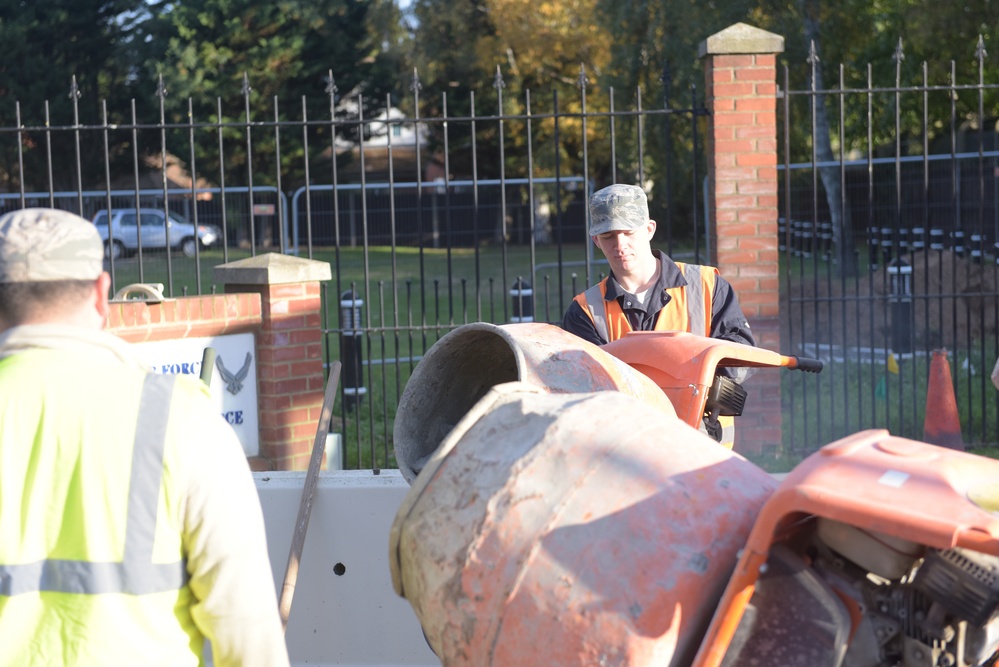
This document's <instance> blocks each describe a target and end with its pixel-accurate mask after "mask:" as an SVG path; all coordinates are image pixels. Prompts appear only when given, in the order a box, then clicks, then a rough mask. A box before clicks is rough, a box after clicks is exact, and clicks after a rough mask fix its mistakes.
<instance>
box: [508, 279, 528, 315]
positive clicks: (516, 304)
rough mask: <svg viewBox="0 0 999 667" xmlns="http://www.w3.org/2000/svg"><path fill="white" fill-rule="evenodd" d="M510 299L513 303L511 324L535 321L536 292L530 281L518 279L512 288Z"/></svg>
mask: <svg viewBox="0 0 999 667" xmlns="http://www.w3.org/2000/svg"><path fill="white" fill-rule="evenodd" d="M510 299H511V301H512V302H513V310H512V312H513V316H512V317H511V318H510V321H511V322H533V321H534V290H533V289H532V288H531V283H530V282H529V281H527V280H524V279H523V278H517V280H515V281H514V283H513V287H511V288H510Z"/></svg>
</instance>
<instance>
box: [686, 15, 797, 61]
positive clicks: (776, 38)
mask: <svg viewBox="0 0 999 667" xmlns="http://www.w3.org/2000/svg"><path fill="white" fill-rule="evenodd" d="M750 53H784V38H783V37H781V36H780V35H776V34H774V33H772V32H767V31H766V30H761V29H760V28H754V27H753V26H751V25H747V24H745V23H736V24H735V25H730V26H729V27H727V28H725V29H724V30H722V31H721V32H716V33H715V34H713V35H711V36H710V37H708V38H707V39H706V40H704V41H703V42H701V44H700V46H698V47H697V57H698V58H703V57H704V56H714V55H736V54H750Z"/></svg>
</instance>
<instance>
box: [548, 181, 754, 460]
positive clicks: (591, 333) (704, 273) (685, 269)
mask: <svg viewBox="0 0 999 667" xmlns="http://www.w3.org/2000/svg"><path fill="white" fill-rule="evenodd" d="M588 205H589V213H590V228H589V235H590V238H591V239H592V240H593V243H594V244H595V245H596V246H597V247H598V248H600V250H601V251H602V252H603V253H604V256H605V257H606V258H607V263H608V264H610V268H611V271H610V275H609V276H608V277H607V278H605V279H604V280H602V281H601V282H599V283H597V284H596V285H593V286H592V287H590V288H589V289H587V290H586V291H585V292H583V293H582V294H578V295H576V297H575V298H574V299H573V301H572V303H571V304H570V305H569V308H568V310H566V312H565V316H564V317H563V318H562V328H563V329H565V330H566V331H570V332H572V333H574V334H576V335H577V336H579V337H580V338H583V339H585V340H588V341H590V342H591V343H593V344H595V345H604V344H606V343H609V342H611V341H615V340H617V339H618V338H621V337H622V336H624V335H625V334H626V333H628V332H629V331H689V332H691V333H695V334H698V335H701V336H708V337H711V338H720V339H724V340H730V341H733V342H736V343H743V344H745V345H756V339H755V338H754V337H753V332H752V331H751V330H750V328H749V323H748V322H747V321H746V316H745V315H744V314H743V312H742V308H741V306H740V305H739V299H738V297H737V296H736V293H735V290H733V289H732V286H731V285H730V284H729V283H728V281H726V280H725V279H724V278H723V277H722V276H721V275H719V273H718V269H716V268H714V267H712V266H698V265H696V264H684V263H681V262H674V261H673V260H672V259H671V258H670V257H668V256H667V255H666V254H665V253H663V252H661V251H659V250H653V249H652V237H653V236H654V235H655V232H656V221H655V220H652V219H650V218H649V203H648V198H647V197H646V195H645V191H644V190H643V189H642V188H640V187H638V186H635V185H624V184H615V185H609V186H607V187H605V188H603V189H602V190H598V191H597V192H594V193H593V194H592V195H590V199H589V202H588ZM719 372H720V373H721V374H723V375H725V376H727V377H730V378H732V379H733V380H735V381H736V382H740V383H741V382H742V381H744V380H745V379H746V378H748V377H749V375H750V369H748V368H723V369H720V371H719ZM719 421H720V422H721V424H722V427H723V431H722V435H721V442H722V444H724V445H726V446H727V447H729V448H731V447H732V440H733V437H734V429H733V428H732V419H731V418H730V417H721V418H720V419H719Z"/></svg>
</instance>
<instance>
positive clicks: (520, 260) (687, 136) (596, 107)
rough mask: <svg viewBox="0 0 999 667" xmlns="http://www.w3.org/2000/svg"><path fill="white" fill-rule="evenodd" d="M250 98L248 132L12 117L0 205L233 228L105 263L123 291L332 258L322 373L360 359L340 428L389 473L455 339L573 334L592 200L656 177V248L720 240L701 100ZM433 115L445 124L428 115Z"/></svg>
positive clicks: (236, 123)
mask: <svg viewBox="0 0 999 667" xmlns="http://www.w3.org/2000/svg"><path fill="white" fill-rule="evenodd" d="M250 83H252V82H251V81H250V80H248V81H247V85H245V86H244V90H243V94H244V100H243V102H244V104H243V105H241V106H244V107H245V109H246V113H245V116H244V117H242V118H225V117H224V116H223V113H222V104H221V102H220V103H219V105H218V112H217V113H216V114H214V115H212V116H211V117H206V118H204V119H199V118H197V117H196V116H195V113H194V111H193V110H194V109H195V108H200V107H197V106H196V105H195V104H193V103H191V102H190V101H187V102H185V103H179V104H176V105H175V106H174V107H173V111H171V107H170V105H169V104H168V99H167V97H166V93H165V91H164V90H163V89H162V87H161V88H160V90H159V91H158V96H159V103H160V114H159V118H153V119H144V118H138V117H136V114H135V111H134V106H133V109H132V110H131V111H129V110H114V109H111V110H108V109H106V107H105V110H104V113H103V117H102V118H98V119H86V118H80V117H79V110H78V108H77V107H76V106H74V115H73V118H72V119H60V118H49V117H48V116H47V115H46V116H45V117H44V118H22V115H21V109H20V106H18V105H15V107H14V108H13V109H7V110H3V109H0V189H2V190H6V192H0V206H2V207H3V210H10V209H15V208H21V207H25V206H38V205H41V206H55V207H60V208H65V209H67V210H72V211H75V212H78V213H80V214H81V215H83V216H85V217H88V218H93V217H94V216H95V215H96V214H97V213H98V212H99V211H101V210H104V209H119V208H132V209H140V208H156V209H159V210H162V211H163V212H164V213H166V212H170V213H172V214H174V215H177V216H180V217H182V218H184V219H186V220H188V221H190V222H192V223H194V224H196V225H200V226H212V227H214V228H216V229H217V230H218V232H219V238H218V240H217V241H216V242H215V243H213V244H210V245H207V246H199V247H198V250H197V254H196V256H194V257H187V256H184V255H183V254H181V253H179V252H178V251H176V250H172V249H169V248H167V249H165V250H158V249H154V248H142V249H140V250H139V251H138V252H135V253H131V254H128V255H127V256H123V257H111V258H109V260H108V268H109V269H110V271H111V273H112V278H113V283H114V285H113V286H114V288H115V289H117V288H119V287H122V286H124V285H127V284H130V283H132V282H162V283H164V287H165V292H166V294H167V295H169V296H174V295H179V294H193V293H205V292H210V291H214V290H215V289H216V286H215V285H213V284H212V283H211V279H210V276H211V267H212V266H214V265H216V264H218V263H220V262H225V261H232V260H234V259H239V258H241V257H246V256H251V255H254V254H256V253H258V252H263V251H272V252H282V253H294V254H299V255H302V256H306V257H309V258H314V259H319V260H325V261H329V262H330V263H331V265H332V267H333V274H334V278H333V280H332V281H331V282H330V283H329V284H328V285H324V290H323V292H324V305H325V310H324V313H325V317H324V319H323V323H322V326H323V333H324V336H325V340H326V356H327V359H328V360H332V359H341V360H342V361H343V362H344V374H343V379H342V381H341V390H342V392H341V400H340V401H339V406H338V409H339V416H340V419H339V423H335V424H334V427H333V428H334V429H335V430H339V431H340V432H341V434H342V436H343V437H342V445H343V446H342V464H343V465H345V466H346V467H350V468H356V467H393V466H394V461H393V454H392V447H391V439H392V421H393V416H394V412H395V407H396V403H397V400H398V397H399V394H400V393H401V390H402V388H403V386H404V385H405V382H406V380H407V378H408V377H409V374H410V372H411V371H412V369H413V367H414V365H415V364H416V363H417V361H418V360H419V359H420V357H421V356H422V354H423V353H424V352H425V351H426V350H427V349H428V347H429V346H431V345H432V344H433V343H434V342H435V341H436V340H437V339H438V338H440V336H442V335H443V334H444V333H446V332H447V331H449V330H451V329H453V328H454V327H456V326H458V325H460V324H463V323H466V322H472V321H490V322H495V323H503V322H511V321H524V320H532V319H533V320H536V321H546V322H558V321H560V319H561V317H562V313H563V312H564V310H565V308H566V307H567V306H568V303H569V301H570V300H571V298H572V296H573V295H574V294H576V293H578V292H580V291H582V290H583V289H585V287H586V286H587V285H589V284H591V283H593V282H595V281H596V280H598V279H599V278H600V277H602V275H603V272H605V271H606V268H605V267H606V262H605V261H604V260H603V258H602V257H600V256H599V253H597V256H595V255H594V248H593V245H592V244H591V243H589V242H588V239H587V236H586V207H585V201H586V197H587V195H588V194H589V193H590V192H592V191H593V189H594V188H597V187H602V186H603V185H606V184H608V183H611V182H619V181H624V182H633V183H642V184H644V185H645V186H646V187H647V188H648V189H649V191H650V207H651V208H652V210H653V211H654V212H655V215H656V217H657V219H658V220H659V222H660V225H659V229H660V238H659V245H660V246H661V247H663V248H664V249H666V250H667V251H669V252H672V253H673V254H676V255H678V256H694V257H697V256H699V254H700V252H701V250H702V248H705V247H706V246H705V245H704V243H703V240H702V239H703V236H704V220H703V211H704V210H705V209H704V206H703V202H702V201H700V198H701V197H703V190H702V185H703V165H704V161H703V160H704V158H703V154H702V153H703V146H704V139H703V136H702V133H703V129H702V127H701V125H702V124H701V123H699V120H700V119H701V117H703V116H704V115H705V113H706V112H705V110H704V108H703V103H701V102H698V93H697V91H696V90H694V91H692V95H691V96H690V98H689V99H690V101H689V102H688V103H685V104H680V103H677V102H663V103H662V104H661V105H659V106H655V107H653V108H647V107H646V106H644V105H643V101H642V99H643V97H642V96H643V91H642V90H636V91H633V92H632V93H630V94H628V95H627V97H628V98H630V99H629V101H628V104H627V106H626V107H625V108H621V106H620V103H619V102H616V101H615V91H614V90H613V89H611V90H607V91H602V92H601V93H600V94H594V93H593V92H592V91H588V89H587V80H586V77H585V72H582V71H581V73H580V79H579V82H578V86H577V87H576V89H575V90H570V91H569V94H567V95H566V94H563V95H561V96H560V92H559V91H557V90H555V91H551V92H549V93H546V94H544V95H536V96H534V97H533V98H532V96H531V93H530V92H527V93H525V94H524V95H523V96H522V97H521V98H519V99H510V98H509V97H506V98H505V97H504V85H503V81H502V79H501V78H500V77H499V73H497V79H496V81H494V82H493V86H492V88H491V90H489V89H487V90H486V93H485V94H483V96H482V97H480V99H479V100H478V101H477V100H476V99H475V97H474V96H472V97H471V98H470V99H464V100H458V99H456V98H455V97H454V96H449V95H448V93H446V92H445V93H442V94H441V96H440V97H439V98H438V99H436V100H435V104H434V105H426V104H425V98H423V99H421V91H422V86H421V85H420V83H419V81H418V80H417V81H414V82H413V83H414V85H413V86H411V88H410V89H411V91H412V97H411V99H408V100H402V101H398V102H396V103H395V104H393V103H391V102H390V101H389V100H386V104H385V107H386V109H385V112H384V113H381V114H379V115H376V116H374V117H371V118H365V117H364V115H363V111H362V110H363V109H365V108H370V104H363V103H362V101H361V100H359V99H358V100H349V99H341V98H339V97H338V96H337V91H336V86H335V84H334V83H333V82H332V81H330V82H329V85H328V86H327V88H326V90H325V91H324V92H325V95H326V100H325V101H326V103H327V108H329V109H330V110H331V111H330V113H329V115H328V117H326V118H322V119H317V118H315V117H311V116H309V115H308V113H307V109H315V108H317V107H321V106H322V104H316V103H315V100H310V101H308V103H306V101H305V100H303V101H302V104H301V106H300V107H299V105H298V104H292V105H287V106H283V105H282V104H281V103H280V101H279V100H277V99H275V100H272V101H264V102H263V104H261V101H260V100H256V99H254V98H253V97H252V92H251V91H252V86H251V85H249V84H250ZM70 92H71V98H72V99H73V100H74V105H75V104H76V100H77V99H78V94H77V91H76V90H75V87H73V88H71V91H70ZM563 92H564V91H563ZM653 94H654V98H655V99H658V100H668V99H669V98H670V94H669V91H668V89H667V90H663V91H653ZM322 95H323V93H320V97H322ZM646 95H648V93H647V92H646ZM618 97H619V98H620V93H619V94H618ZM320 102H322V100H320ZM477 104H478V108H479V109H483V108H487V107H488V108H491V109H493V110H494V111H492V112H488V113H477V112H476V105H477ZM395 106H399V107H401V109H398V108H395ZM428 106H430V107H432V108H435V109H442V111H440V112H437V113H435V114H434V115H432V116H426V115H424V114H422V113H421V111H422V110H423V109H424V108H427V107H428ZM403 109H404V110H405V111H403ZM447 109H460V110H461V112H460V113H451V114H450V115H449V114H448V111H447ZM185 110H187V111H188V112H187V113H184V112H185ZM675 137H678V139H675ZM362 138H363V140H362ZM334 193H335V196H334ZM674 221H675V222H674ZM701 260H702V261H703V258H701Z"/></svg>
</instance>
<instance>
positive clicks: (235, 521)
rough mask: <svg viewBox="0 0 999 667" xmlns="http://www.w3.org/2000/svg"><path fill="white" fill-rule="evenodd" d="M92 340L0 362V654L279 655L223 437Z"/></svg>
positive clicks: (244, 495)
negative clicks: (208, 647) (208, 649)
mask: <svg viewBox="0 0 999 667" xmlns="http://www.w3.org/2000/svg"><path fill="white" fill-rule="evenodd" d="M102 335H106V334H102ZM119 342H120V341H119ZM97 347H99V346H95V348H94V349H93V350H88V349H87V348H86V346H84V349H82V350H66V349H57V350H51V349H37V350H34V349H28V350H27V351H20V352H17V353H16V354H13V355H10V356H5V357H3V358H0V666H4V667H6V666H11V667H13V666H15V665H16V666H18V667H21V666H50V665H51V666H55V665H80V666H86V665H94V666H100V667H109V666H110V667H114V666H119V665H120V666H121V667H134V666H135V665H144V666H145V665H163V666H164V667H167V666H169V667H183V666H185V665H191V666H196V665H200V664H203V658H202V651H203V647H204V643H205V639H206V636H207V638H208V639H211V640H212V642H213V648H214V649H215V650H214V651H213V654H214V658H215V664H216V665H234V664H256V665H272V664H278V665H287V664H288V663H287V651H286V649H285V647H284V644H283V638H282V637H281V635H280V623H279V620H278V618H277V609H276V596H275V594H274V589H273V583H272V580H271V579H270V576H271V572H270V568H269V567H268V560H267V554H266V543H265V541H264V536H263V522H262V517H261V515H260V508H259V500H258V498H257V497H256V494H255V490H254V487H253V481H252V477H251V475H250V474H249V471H248V470H247V469H246V467H247V466H246V460H245V455H243V454H242V449H241V448H240V447H239V445H238V441H236V440H235V435H234V434H232V433H231V430H230V431H229V432H228V433H227V432H226V431H225V428H227V427H225V426H224V420H222V418H221V416H220V415H218V414H216V410H215V408H214V407H213V406H212V405H211V402H210V401H208V400H207V399H206V396H205V394H206V391H205V388H204V387H203V385H202V384H201V383H199V382H198V381H197V380H196V379H195V378H185V377H175V376H161V375H153V374H148V373H146V372H145V371H144V370H143V369H142V368H141V367H139V366H138V365H137V364H136V365H129V364H125V363H117V364H115V363H110V364H109V363H107V358H106V357H102V356H101V354H102V353H103V352H105V351H104V350H98V349H97ZM88 352H89V353H88ZM93 357H99V358H93ZM227 438H231V440H229V439H227ZM202 466H207V467H208V469H207V470H199V469H198V468H199V467H202ZM237 466H242V469H240V468H239V467H237ZM213 468H214V469H213ZM219 468H222V469H219ZM233 471H235V472H233ZM213 480H217V483H218V488H217V489H213V488H211V483H212V481H213ZM192 489H195V491H194V492H192ZM219 492H221V493H223V494H225V497H231V498H232V500H231V501H228V500H225V501H223V504H225V505H228V504H230V503H231V504H232V505H242V506H243V507H242V508H240V507H238V506H232V507H229V506H226V507H222V508H221V509H220V508H219V505H220V503H219V502H218V501H217V499H218V498H219V495H218V494H219ZM254 502H255V503H257V505H256V507H254V506H253V504H252V503H254ZM240 512H243V513H245V517H246V518H245V519H244V518H243V517H242V516H240ZM244 552H245V553H244ZM259 552H262V553H259ZM234 554H235V555H239V556H240V557H239V558H234V557H233V555H234ZM243 558H245V560H242V559H243ZM249 577H254V578H261V577H265V578H266V579H265V580H264V581H263V582H260V581H246V580H244V578H249ZM261 583H263V584H264V585H263V586H260V584H261ZM213 635H214V636H213ZM216 642H217V648H216ZM244 652H246V655H250V656H254V657H252V658H250V659H248V660H244V658H245V654H244Z"/></svg>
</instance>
